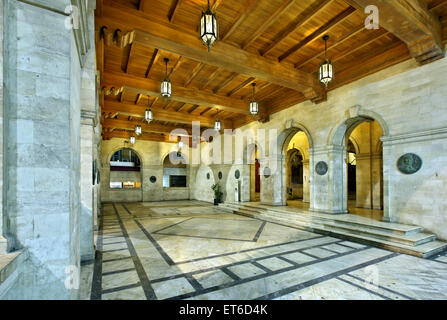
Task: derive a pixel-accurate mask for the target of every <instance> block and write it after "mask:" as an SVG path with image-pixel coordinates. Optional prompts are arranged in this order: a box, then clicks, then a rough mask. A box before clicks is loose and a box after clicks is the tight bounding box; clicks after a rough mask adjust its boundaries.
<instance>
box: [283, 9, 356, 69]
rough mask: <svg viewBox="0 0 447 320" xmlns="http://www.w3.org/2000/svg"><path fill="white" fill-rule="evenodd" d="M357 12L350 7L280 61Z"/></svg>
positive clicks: (284, 54)
mask: <svg viewBox="0 0 447 320" xmlns="http://www.w3.org/2000/svg"><path fill="white" fill-rule="evenodd" d="M355 11H356V9H355V8H353V7H349V8H348V9H346V10H344V11H343V12H341V13H340V14H338V15H337V16H336V17H335V18H333V19H331V20H330V21H329V22H328V23H326V24H325V25H323V26H322V27H320V28H319V29H318V30H316V31H315V32H313V33H312V34H311V35H309V36H308V37H306V38H305V39H303V40H302V41H301V42H300V43H298V44H296V45H294V46H293V47H292V48H290V49H289V50H287V51H286V52H285V53H283V54H282V55H281V56H280V57H279V58H278V60H279V61H283V60H285V59H287V58H288V57H290V56H291V55H292V54H294V53H295V52H297V51H298V50H300V49H302V48H304V47H305V46H306V45H308V44H309V43H311V42H313V41H315V40H317V39H319V38H321V37H322V36H323V35H324V34H325V33H327V32H329V31H330V30H331V29H332V28H334V27H336V26H337V25H339V24H340V23H341V22H343V21H345V19H347V18H348V17H350V16H351V15H352V14H354V13H355Z"/></svg>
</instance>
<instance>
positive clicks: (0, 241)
mask: <svg viewBox="0 0 447 320" xmlns="http://www.w3.org/2000/svg"><path fill="white" fill-rule="evenodd" d="M4 138H5V134H4V131H3V0H0V192H1V195H0V197H1V199H0V255H1V254H3V253H6V249H7V243H6V239H5V238H4V237H3V199H4V197H3V160H4V157H3V139H4Z"/></svg>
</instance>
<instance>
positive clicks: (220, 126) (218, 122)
mask: <svg viewBox="0 0 447 320" xmlns="http://www.w3.org/2000/svg"><path fill="white" fill-rule="evenodd" d="M221 129H222V123H221V122H220V120H216V121H215V122H214V130H216V131H220V130H221Z"/></svg>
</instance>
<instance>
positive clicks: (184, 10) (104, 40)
mask: <svg viewBox="0 0 447 320" xmlns="http://www.w3.org/2000/svg"><path fill="white" fill-rule="evenodd" d="M206 2H207V1H206V0H97V8H96V23H95V24H96V54H97V66H98V70H99V72H100V81H101V99H100V105H101V108H102V120H101V121H102V128H103V138H104V139H111V138H114V137H119V138H128V137H129V136H130V135H131V134H132V131H133V128H134V127H135V125H137V124H140V125H142V129H143V132H144V134H143V135H142V136H141V137H140V139H145V140H154V141H169V132H171V130H173V129H175V128H184V129H185V130H186V132H188V134H190V131H191V122H192V121H200V122H201V126H202V128H210V127H213V125H214V121H215V120H216V119H219V120H221V121H222V125H223V127H224V128H233V129H234V128H238V127H240V126H242V125H244V124H246V123H249V122H251V121H255V120H257V121H268V119H269V115H270V114H272V113H275V112H278V111H280V110H283V109H285V108H288V107H291V106H293V105H295V104H297V103H300V102H303V101H306V100H311V101H312V102H314V103H320V102H322V101H325V99H326V91H325V90H324V88H323V87H322V86H321V84H319V83H318V81H317V70H318V67H319V64H320V63H321V62H322V60H323V58H324V42H323V41H322V40H321V38H322V36H323V35H326V34H328V35H330V40H329V43H328V56H329V57H330V58H331V59H332V61H333V63H334V67H335V70H336V78H335V80H334V81H333V82H332V83H331V84H330V85H329V89H328V90H333V89H335V88H338V87H340V86H343V85H345V84H348V83H350V82H352V81H355V80H358V79H360V78H362V77H365V76H367V75H369V74H372V73H375V72H377V71H379V70H382V69H384V68H387V67H389V66H392V65H394V64H397V63H399V62H402V61H405V60H408V59H411V58H415V59H416V60H417V61H418V62H419V63H420V64H425V63H429V62H431V61H434V60H437V59H439V58H442V57H443V55H444V52H443V47H444V44H445V43H446V39H447V19H446V18H447V0H393V1H382V0H245V1H240V0H215V1H213V0H211V3H212V7H213V9H214V10H216V12H217V17H218V22H219V38H220V40H219V41H218V42H217V43H216V44H215V46H214V47H212V49H211V52H208V51H207V49H206V47H205V46H203V45H202V43H201V41H200V40H199V38H198V33H197V27H198V22H199V17H200V14H201V11H202V9H204V8H205V7H206ZM371 4H375V5H377V6H378V7H379V10H380V11H379V13H380V21H381V28H380V29H378V30H369V29H366V28H365V26H364V21H365V18H366V14H365V13H364V8H365V7H366V6H368V5H371ZM382 22H383V23H382ZM164 58H169V67H168V74H169V77H170V80H171V82H172V85H173V95H172V97H171V98H170V99H164V98H162V97H161V96H160V93H159V92H160V82H161V81H162V80H163V79H164V77H165V65H164V61H163V59H164ZM253 82H256V84H257V86H256V99H257V100H258V101H259V103H260V115H259V116H258V117H257V118H253V117H252V116H250V115H249V112H248V103H249V101H250V99H251V92H252V87H251V84H252V83H253ZM147 107H150V108H151V109H152V111H153V113H154V119H155V121H153V122H151V123H150V124H144V122H143V117H144V111H145V109H146V108H147Z"/></svg>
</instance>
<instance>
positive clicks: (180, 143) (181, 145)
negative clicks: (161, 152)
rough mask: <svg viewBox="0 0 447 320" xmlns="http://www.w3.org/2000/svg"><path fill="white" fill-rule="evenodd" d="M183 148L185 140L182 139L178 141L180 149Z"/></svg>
mask: <svg viewBox="0 0 447 320" xmlns="http://www.w3.org/2000/svg"><path fill="white" fill-rule="evenodd" d="M182 148H183V141H182V140H180V141H179V142H178V149H179V151H180V150H182Z"/></svg>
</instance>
